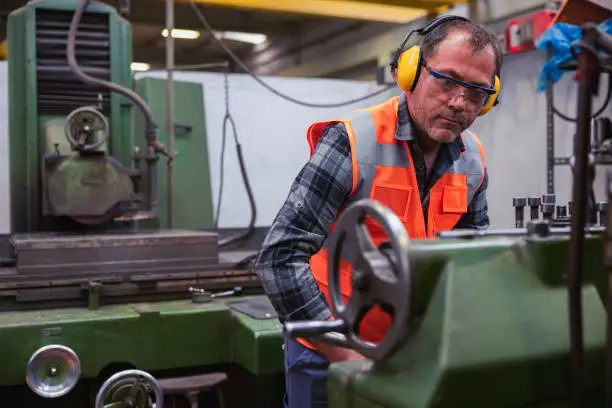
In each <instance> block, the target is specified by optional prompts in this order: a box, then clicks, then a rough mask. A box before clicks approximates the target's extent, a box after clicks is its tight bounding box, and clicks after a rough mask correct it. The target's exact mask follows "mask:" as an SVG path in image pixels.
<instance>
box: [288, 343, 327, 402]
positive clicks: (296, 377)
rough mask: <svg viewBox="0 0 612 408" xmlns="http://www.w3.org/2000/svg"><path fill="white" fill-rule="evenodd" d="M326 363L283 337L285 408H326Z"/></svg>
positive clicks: (309, 350)
mask: <svg viewBox="0 0 612 408" xmlns="http://www.w3.org/2000/svg"><path fill="white" fill-rule="evenodd" d="M328 368H329V363H328V362H327V360H325V359H324V358H323V357H322V356H320V355H319V354H317V353H316V352H314V351H312V350H311V349H309V348H307V347H304V346H302V345H301V344H300V343H299V342H297V341H296V340H295V339H293V338H291V337H288V336H286V337H285V387H286V390H285V401H284V405H285V408H326V407H327V369H328Z"/></svg>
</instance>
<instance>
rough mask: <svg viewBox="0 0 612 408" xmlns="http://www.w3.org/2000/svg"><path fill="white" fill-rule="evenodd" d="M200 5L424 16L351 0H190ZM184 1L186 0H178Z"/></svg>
mask: <svg viewBox="0 0 612 408" xmlns="http://www.w3.org/2000/svg"><path fill="white" fill-rule="evenodd" d="M193 1H194V3H197V4H200V5H202V6H219V7H232V8H239V9H252V10H262V11H269V12H278V13H293V14H308V15H315V16H322V17H334V18H345V19H352V20H364V21H377V22H384V23H396V24H402V23H407V22H409V21H412V20H416V19H418V18H421V17H424V16H425V15H426V14H427V11H428V10H426V9H419V8H414V7H405V6H397V5H389V4H377V3H374V2H373V1H375V0H371V1H372V2H367V1H361V0H360V1H353V0H193ZM177 2H181V3H185V2H187V0H177Z"/></svg>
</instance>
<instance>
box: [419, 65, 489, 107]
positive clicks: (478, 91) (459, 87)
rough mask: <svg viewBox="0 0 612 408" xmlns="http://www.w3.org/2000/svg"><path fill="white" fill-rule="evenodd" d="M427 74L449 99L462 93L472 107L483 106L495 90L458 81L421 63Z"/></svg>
mask: <svg viewBox="0 0 612 408" xmlns="http://www.w3.org/2000/svg"><path fill="white" fill-rule="evenodd" d="M421 63H422V64H423V66H424V67H425V69H427V72H429V74H430V75H431V76H432V77H433V78H434V79H435V80H436V85H437V86H438V87H439V89H440V90H441V91H442V92H444V93H445V94H447V95H448V96H449V97H456V96H457V94H458V92H460V91H462V94H463V97H464V99H465V101H466V102H468V103H470V104H472V105H474V106H483V105H484V104H485V103H486V101H487V99H488V98H489V96H490V95H493V94H494V93H495V88H493V87H490V88H489V87H485V86H482V85H476V84H472V83H469V82H465V81H462V80H460V79H456V78H453V77H451V76H448V75H446V74H443V73H441V72H438V71H436V70H435V69H432V68H430V67H429V66H427V63H426V62H425V60H422V62H421Z"/></svg>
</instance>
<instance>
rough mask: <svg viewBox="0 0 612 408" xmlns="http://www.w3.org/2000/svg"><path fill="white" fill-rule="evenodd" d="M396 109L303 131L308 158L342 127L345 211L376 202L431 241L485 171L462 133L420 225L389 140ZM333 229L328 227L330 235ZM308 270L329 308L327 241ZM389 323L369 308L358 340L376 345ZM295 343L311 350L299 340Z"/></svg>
mask: <svg viewBox="0 0 612 408" xmlns="http://www.w3.org/2000/svg"><path fill="white" fill-rule="evenodd" d="M397 109H398V98H397V97H396V98H392V99H390V100H389V101H387V102H384V103H382V104H380V105H378V106H374V107H372V108H369V109H367V110H363V111H360V112H357V113H355V114H354V115H352V117H351V118H350V119H340V120H338V121H333V122H320V123H315V124H313V125H312V126H311V127H310V128H309V130H308V141H309V144H310V151H311V154H312V152H314V148H315V146H316V143H317V141H318V139H319V138H320V136H321V134H322V132H323V130H324V129H325V128H326V127H327V126H328V125H329V124H332V123H334V122H341V123H343V124H344V125H345V128H346V130H347V134H348V136H349V141H350V146H351V155H352V162H353V186H352V191H351V195H350V197H349V200H348V202H347V206H348V205H350V204H351V203H353V202H354V201H357V200H359V199H362V198H370V199H373V200H378V201H380V202H381V203H383V204H385V205H386V206H388V207H389V208H391V209H392V210H393V211H394V212H395V213H396V215H397V216H398V217H399V218H400V220H401V221H402V222H403V223H404V226H405V227H406V230H407V232H408V234H409V236H410V237H411V238H412V239H422V238H434V237H435V236H436V233H437V232H438V231H442V230H449V229H451V228H453V227H454V226H455V225H456V224H457V222H458V221H459V219H460V218H461V216H462V215H463V214H464V213H465V212H466V211H467V207H468V204H469V203H470V201H471V200H472V199H473V197H474V195H475V193H476V191H477V190H478V188H479V187H480V185H481V183H482V180H483V178H484V170H485V167H484V153H483V150H482V146H481V145H480V142H479V140H478V138H477V137H476V135H475V134H473V133H472V132H470V131H466V132H464V133H463V134H462V135H461V137H462V139H463V142H464V146H465V150H464V151H463V152H459V150H458V149H457V150H456V151H455V153H454V154H455V157H453V158H454V161H453V164H452V166H451V167H449V168H448V169H447V171H446V173H445V174H444V175H443V176H442V177H441V178H440V179H439V180H438V181H437V182H436V183H435V185H434V186H432V188H431V189H430V191H429V204H428V211H427V213H428V214H427V223H426V222H425V219H424V216H423V210H422V206H421V199H420V194H419V189H418V183H417V180H416V173H415V171H414V164H413V162H412V157H411V155H410V149H409V148H408V146H407V144H406V143H405V142H403V141H398V140H397V139H396V138H395V132H396V127H397ZM365 223H366V226H367V228H368V230H369V232H370V235H371V236H372V240H373V241H374V244H375V245H379V244H380V243H381V242H382V241H383V240H384V239H386V235H385V234H384V232H383V231H382V230H381V229H380V227H379V226H378V225H375V224H374V223H373V222H372V221H370V220H366V222H365ZM334 224H335V223H334ZM333 228H334V225H332V226H331V228H330V232H331V231H333ZM347 249H348V248H347ZM342 258H343V260H342V262H341V265H340V287H341V292H342V294H343V295H344V297H345V301H346V300H347V299H348V296H350V293H351V290H350V276H351V269H352V267H351V264H350V263H351V261H352V259H351V256H350V251H346V252H345V253H343V254H342ZM310 267H311V270H312V273H313V275H314V277H315V280H316V281H317V283H318V285H319V288H320V289H321V291H322V292H323V294H324V295H325V297H326V299H327V300H328V302H329V293H328V286H327V241H326V243H325V244H324V245H323V248H321V250H319V252H317V253H316V254H315V255H313V256H312V257H311V259H310ZM389 322H390V320H389V317H388V316H387V315H386V314H384V313H383V312H382V311H381V310H380V309H378V308H375V309H374V310H372V311H371V312H370V313H369V314H368V315H367V316H366V317H365V319H364V321H363V323H362V325H361V335H362V337H363V338H364V339H365V340H369V341H372V342H379V341H380V340H381V339H382V337H383V336H384V333H385V332H386V329H387V327H388V324H389ZM300 340H301V339H300ZM300 342H301V343H302V344H304V345H306V346H307V347H311V346H310V345H309V344H308V343H307V342H305V341H303V340H301V341H300Z"/></svg>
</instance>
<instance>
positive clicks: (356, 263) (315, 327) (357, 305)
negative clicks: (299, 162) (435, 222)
mask: <svg viewBox="0 0 612 408" xmlns="http://www.w3.org/2000/svg"><path fill="white" fill-rule="evenodd" d="M367 217H369V218H371V219H372V220H373V221H375V222H376V223H378V225H380V226H381V227H382V229H383V230H384V232H385V234H386V236H387V239H388V240H387V242H385V243H384V244H383V245H381V246H380V247H377V246H376V245H375V244H374V242H373V241H372V237H371V236H370V233H369V231H368V229H367V228H366V225H365V221H366V218H367ZM409 242H410V241H409V238H408V233H407V232H406V228H405V227H404V225H403V224H402V222H401V221H400V219H399V218H398V217H397V215H396V214H395V213H394V212H393V211H392V210H391V209H389V208H387V207H385V206H384V205H383V204H381V203H379V202H377V201H371V200H368V199H364V200H360V201H357V202H356V203H354V204H352V205H351V206H349V207H348V208H347V209H346V210H345V211H343V213H342V215H341V216H340V218H339V219H338V222H337V223H336V226H335V228H334V231H333V232H332V234H331V235H330V239H329V245H328V256H329V259H328V281H329V282H328V284H329V296H330V300H331V308H332V310H333V313H334V316H335V317H336V320H333V321H327V322H289V323H286V324H285V331H286V332H287V333H289V334H290V335H293V336H295V337H310V336H314V337H321V338H324V339H326V340H328V341H330V342H332V343H335V344H339V345H343V346H346V347H350V348H352V349H354V350H356V351H358V352H359V353H361V354H362V355H363V356H365V357H366V358H369V359H372V360H382V359H385V358H387V357H389V356H390V355H391V354H392V353H393V352H395V351H396V350H397V349H398V348H399V347H400V346H401V345H402V342H403V340H404V339H405V338H406V336H407V335H408V326H409V321H410V306H411V301H412V300H411V299H412V285H413V279H412V273H411V269H412V265H411V261H410V259H409V253H410V246H409ZM342 254H350V257H351V259H350V263H351V265H352V273H351V282H352V287H353V289H352V292H351V295H350V297H349V298H348V302H347V303H346V304H345V303H344V299H343V296H342V293H341V292H340V274H341V272H340V260H341V255H342ZM375 305H378V306H380V307H381V309H382V310H384V311H385V312H387V313H390V314H391V323H390V325H389V328H388V329H387V332H386V333H385V336H384V338H383V340H382V341H381V342H380V343H377V344H375V343H372V342H369V341H366V340H364V339H363V338H362V337H361V336H360V334H359V326H360V324H361V322H362V321H363V319H364V317H365V316H366V314H367V313H368V312H369V311H370V310H371V309H372V308H373V307H374V306H375ZM330 332H339V333H333V334H331V333H330Z"/></svg>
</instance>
